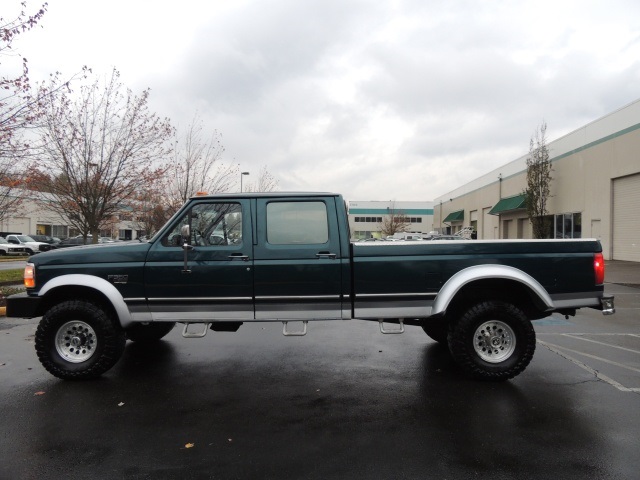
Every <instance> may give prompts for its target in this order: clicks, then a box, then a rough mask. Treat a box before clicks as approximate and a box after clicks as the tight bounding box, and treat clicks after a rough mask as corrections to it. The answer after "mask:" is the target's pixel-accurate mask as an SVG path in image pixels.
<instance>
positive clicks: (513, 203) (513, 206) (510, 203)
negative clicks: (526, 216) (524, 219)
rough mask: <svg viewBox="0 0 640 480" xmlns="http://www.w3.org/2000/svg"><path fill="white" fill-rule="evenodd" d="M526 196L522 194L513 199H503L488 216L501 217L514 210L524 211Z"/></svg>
mask: <svg viewBox="0 0 640 480" xmlns="http://www.w3.org/2000/svg"><path fill="white" fill-rule="evenodd" d="M526 201H527V196H526V195H525V194H524V193H523V194H521V195H516V196H515V197H509V198H503V199H501V200H500V201H499V202H498V203H496V204H495V206H494V207H493V208H492V209H491V211H490V212H489V215H501V214H503V213H508V212H513V211H515V210H525V209H526V208H527V206H526Z"/></svg>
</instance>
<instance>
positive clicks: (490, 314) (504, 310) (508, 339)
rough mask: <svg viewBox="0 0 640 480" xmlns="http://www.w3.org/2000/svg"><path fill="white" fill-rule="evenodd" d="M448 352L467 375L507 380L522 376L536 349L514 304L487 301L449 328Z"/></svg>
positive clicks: (528, 325)
mask: <svg viewBox="0 0 640 480" xmlns="http://www.w3.org/2000/svg"><path fill="white" fill-rule="evenodd" d="M448 343H449V350H450V351H451V355H452V356H453V358H454V359H455V360H456V362H457V363H458V365H459V366H460V367H461V368H462V369H463V370H464V371H465V372H466V373H467V374H469V375H471V376H472V377H475V378H479V379H483V380H508V379H510V378H513V377H515V376H516V375H518V374H520V373H522V371H524V369H525V368H526V367H527V365H529V362H530V361H531V359H532V357H533V353H534V351H535V349H536V334H535V331H534V329H533V326H532V325H531V322H530V321H529V319H527V317H526V315H525V314H524V312H523V311H522V310H520V309H519V308H518V307H516V306H515V305H512V304H510V303H507V302H502V301H487V302H482V303H478V304H476V305H474V306H473V307H471V308H470V309H469V310H467V311H466V312H465V313H464V314H463V315H462V316H461V317H460V318H459V319H458V320H457V321H456V322H455V323H454V324H453V326H452V327H451V329H450V330H449V336H448Z"/></svg>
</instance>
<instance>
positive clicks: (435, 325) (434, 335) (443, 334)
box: [421, 318, 449, 345]
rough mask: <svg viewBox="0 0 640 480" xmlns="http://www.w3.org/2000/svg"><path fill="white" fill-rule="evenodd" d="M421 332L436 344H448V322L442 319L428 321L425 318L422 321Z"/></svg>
mask: <svg viewBox="0 0 640 480" xmlns="http://www.w3.org/2000/svg"><path fill="white" fill-rule="evenodd" d="M421 326H422V330H424V333H426V334H427V335H428V336H429V338H431V339H432V340H435V341H436V342H438V343H440V344H442V345H447V344H448V340H447V337H448V334H449V322H447V320H446V319H444V318H438V319H433V320H432V319H429V318H426V319H424V320H423V321H422V325H421Z"/></svg>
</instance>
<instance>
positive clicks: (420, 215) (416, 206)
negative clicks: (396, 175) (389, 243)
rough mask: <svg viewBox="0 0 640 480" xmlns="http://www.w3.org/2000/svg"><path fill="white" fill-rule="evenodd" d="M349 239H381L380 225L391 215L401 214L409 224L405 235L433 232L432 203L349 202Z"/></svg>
mask: <svg viewBox="0 0 640 480" xmlns="http://www.w3.org/2000/svg"><path fill="white" fill-rule="evenodd" d="M348 208H349V229H350V230H351V238H352V239H354V240H364V239H367V238H381V237H382V232H381V223H382V221H383V219H384V217H387V216H389V215H390V214H392V213H395V214H403V215H405V216H406V217H407V219H408V220H409V222H410V225H409V227H408V228H407V232H406V233H416V234H427V233H429V232H430V231H432V230H433V202H396V201H388V202H376V201H370V202H361V201H356V202H351V201H350V202H349V207H348Z"/></svg>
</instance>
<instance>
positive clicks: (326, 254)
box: [316, 252, 338, 260]
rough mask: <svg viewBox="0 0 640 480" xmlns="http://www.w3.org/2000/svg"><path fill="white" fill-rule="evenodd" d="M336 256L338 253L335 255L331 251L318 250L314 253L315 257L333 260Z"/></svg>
mask: <svg viewBox="0 0 640 480" xmlns="http://www.w3.org/2000/svg"><path fill="white" fill-rule="evenodd" d="M337 256H338V255H336V254H335V253H331V252H318V253H316V258H329V259H331V260H335V259H336V257H337Z"/></svg>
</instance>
